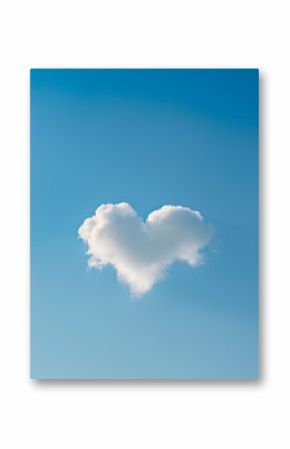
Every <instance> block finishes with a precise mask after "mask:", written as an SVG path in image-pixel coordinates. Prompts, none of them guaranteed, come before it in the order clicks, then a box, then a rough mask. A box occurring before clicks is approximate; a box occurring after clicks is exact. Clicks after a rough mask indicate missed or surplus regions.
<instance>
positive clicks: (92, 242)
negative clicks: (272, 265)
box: [78, 203, 213, 295]
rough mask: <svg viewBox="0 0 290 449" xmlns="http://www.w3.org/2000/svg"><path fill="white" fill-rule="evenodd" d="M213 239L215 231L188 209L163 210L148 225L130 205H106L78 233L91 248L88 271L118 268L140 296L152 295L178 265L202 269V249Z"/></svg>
mask: <svg viewBox="0 0 290 449" xmlns="http://www.w3.org/2000/svg"><path fill="white" fill-rule="evenodd" d="M212 234H213V229H212V227H211V225H209V224H206V223H205V222H204V220H203V217H202V215H201V214H200V213H199V212H197V211H193V210H191V209H189V208H188V207H182V206H163V207H161V208H160V209H158V210H155V211H153V212H152V213H151V214H149V215H148V217H147V219H146V221H145V222H144V221H143V219H142V218H140V217H139V216H138V215H137V213H136V212H135V210H134V209H133V208H132V207H131V206H130V205H129V204H128V203H119V204H102V205H101V206H100V207H98V209H97V210H96V213H95V215H93V216H92V217H90V218H87V219H86V220H85V221H84V223H83V224H82V225H81V227H80V228H79V230H78V235H79V236H80V237H81V238H82V239H83V240H84V242H86V244H87V246H88V255H89V261H88V265H89V266H90V267H95V268H98V269H100V268H102V267H104V266H105V265H108V264H110V265H112V266H113V267H114V268H115V269H116V272H117V275H118V279H119V280H120V281H122V282H125V283H126V284H128V285H129V287H130V290H131V292H132V293H133V294H134V295H141V294H143V293H146V292H148V291H149V290H150V289H151V288H152V287H153V285H154V284H155V283H156V282H157V281H159V280H160V279H161V278H162V277H163V276H164V274H165V272H166V268H167V267H168V266H169V265H170V264H172V263H173V262H174V261H176V260H181V261H184V262H186V263H188V264H189V265H191V266H192V267H194V266H196V265H198V264H200V262H201V261H202V256H201V254H200V249H201V248H203V247H204V246H206V245H207V244H208V243H209V241H210V239H211V237H212Z"/></svg>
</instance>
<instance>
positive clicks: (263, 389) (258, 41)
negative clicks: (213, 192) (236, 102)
mask: <svg viewBox="0 0 290 449" xmlns="http://www.w3.org/2000/svg"><path fill="white" fill-rule="evenodd" d="M287 3H288V2H287V1H281V0H276V1H275V2H267V1H255V0H250V1H249V0H243V1H233V0H230V1H225V0H220V1H216V0H214V1H207V0H203V1H200V2H195V1H184V0H179V1H178V2H177V1H176V2H173V1H170V0H166V1H157V0H146V1H138V0H132V1H128V0H119V1H112V0H106V1H103V2H100V1H96V0H95V1H87V0H83V1H78V2H77V1H74V0H69V1H67V0H66V1H62V0H50V1H39V0H38V1H36V0H35V1H33V0H26V1H23V0H22V1H21V0H19V1H13V0H10V1H9V0H6V1H3V0H2V2H1V6H0V45H1V53H0V58H1V59H0V64H1V72H0V77H1V82H0V114H1V117H0V118H1V121H0V123H1V126H0V154H1V159H0V183H1V185H0V216H1V220H0V225H1V230H0V231H1V232H0V245H1V246H0V256H1V267H0V268H1V271H0V273H1V281H0V288H1V292H0V293H1V295H0V320H1V322H0V357H1V358H0V361H1V371H0V376H1V380H0V414H1V416H0V423H1V430H0V446H1V448H3V449H10V448H13V449H14V448H17V449H18V448H30V449H36V448H37V449H39V448H41V449H46V448H49V449H51V448H57V449H58V448H61V449H63V448H70V449H74V448H86V449H87V448H100V449H107V448H126V449H131V448H132V449H133V448H134V449H135V448H138V449H139V448H140V449H143V448H144V449H145V448H146V449H148V448H166V449H170V448H178V449H179V448H182V449H187V448H198V449H203V448H211V449H212V448H218V449H219V448H221V449H232V448H235V449H239V448H241V449H245V448H265V447H269V448H279V449H284V448H287V449H289V447H290V430H289V428H288V429H287V424H288V426H289V414H290V413H289V401H290V394H289V390H290V389H289V385H290V364H289V354H290V351H289V341H290V325H289V315H290V295H289V277H290V276H289V262H288V254H289V237H288V235H289V229H290V220H289V216H290V215H289V193H290V192H289V178H290V172H289V163H290V157H289V151H290V147H289V128H290V125H289V103H290V98H289V92H290V76H289V75H290V73H289V42H290V40H289V39H290V36H289V34H290V32H289V12H288V13H287ZM287 40H288V44H287ZM115 66H117V67H130V66H135V67H147V66H151V67H159V66H161V67H259V68H260V71H261V221H262V223H261V262H262V263H261V324H262V329H261V336H262V380H261V381H259V382H256V383H255V382H254V383H206V382H204V383H198V382H195V383H183V384H180V383H175V384H174V383H154V384H152V383H147V384H146V383H121V384H120V383H115V384H114V383H113V384H112V383H95V382H91V383H84V382H80V383H77V382H75V383H46V384H40V383H37V382H33V381H30V380H29V371H28V364H29V357H28V356H29V344H28V342H29V333H28V329H29V314H28V311H29V298H28V293H29V282H28V275H29V256H28V249H29V243H28V227H29V219H28V206H29V201H28V199H29V190H28V181H29V156H28V150H29V68H30V67H115ZM287 413H288V419H287Z"/></svg>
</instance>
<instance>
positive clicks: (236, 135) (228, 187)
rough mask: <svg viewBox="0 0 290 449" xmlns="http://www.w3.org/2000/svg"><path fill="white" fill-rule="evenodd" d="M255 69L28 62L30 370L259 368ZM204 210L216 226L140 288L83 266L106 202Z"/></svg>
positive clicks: (197, 372) (237, 376) (239, 373)
mask: <svg viewBox="0 0 290 449" xmlns="http://www.w3.org/2000/svg"><path fill="white" fill-rule="evenodd" d="M258 102H259V73H258V70H256V69H241V70H236V69H232V70H231V69H214V70H207V69H203V70H191V69H179V70H175V69H174V70H167V69H160V70H156V69H142V70H129V69H115V70H109V69H101V70H98V69H96V70H94V69H87V70H80V69H66V70H65V69H33V70H32V71H31V377H32V378H36V379H169V380H170V379H213V380H215V379H224V380H227V379H233V380H243V379H255V378H257V377H258V376H259V326H258V165H259V164H258V138H259V136H258V130H259V123H258ZM123 201H126V202H128V203H130V204H131V205H132V207H134V209H135V210H136V212H137V213H138V214H139V215H141V216H142V217H143V218H144V219H146V217H147V215H148V213H150V212H151V211H153V210H155V209H157V208H159V207H161V206H162V205H164V204H173V205H182V206H186V207H190V208H192V209H194V210H199V211H200V212H201V213H202V214H203V216H204V217H205V219H206V220H207V221H208V222H210V223H211V224H212V225H213V227H214V229H215V235H214V238H213V240H212V241H211V243H210V245H209V247H208V248H207V249H206V251H205V262H204V264H203V265H201V266H200V267H197V268H191V267H189V266H188V265H186V264H184V263H175V264H173V265H172V266H171V267H170V269H169V270H168V274H167V275H166V278H165V279H164V280H162V281H160V282H159V283H157V284H156V285H155V286H154V287H153V289H152V290H151V291H150V292H148V293H146V294H145V295H144V296H142V297H141V298H139V299H133V298H132V297H131V296H130V292H129V289H128V287H127V286H126V285H124V284H121V283H120V282H119V281H118V280H117V278H116V274H115V271H114V269H113V268H107V267H105V268H104V269H103V270H102V271H99V270H96V269H88V268H87V256H86V248H85V245H84V243H83V242H82V241H81V240H80V239H78V238H77V230H78V228H79V226H80V225H81V224H82V222H83V221H84V219H85V218H87V217H89V216H91V215H92V214H93V213H94V211H95V209H96V208H97V207H98V206H100V205H101V204H103V203H118V202H123Z"/></svg>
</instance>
